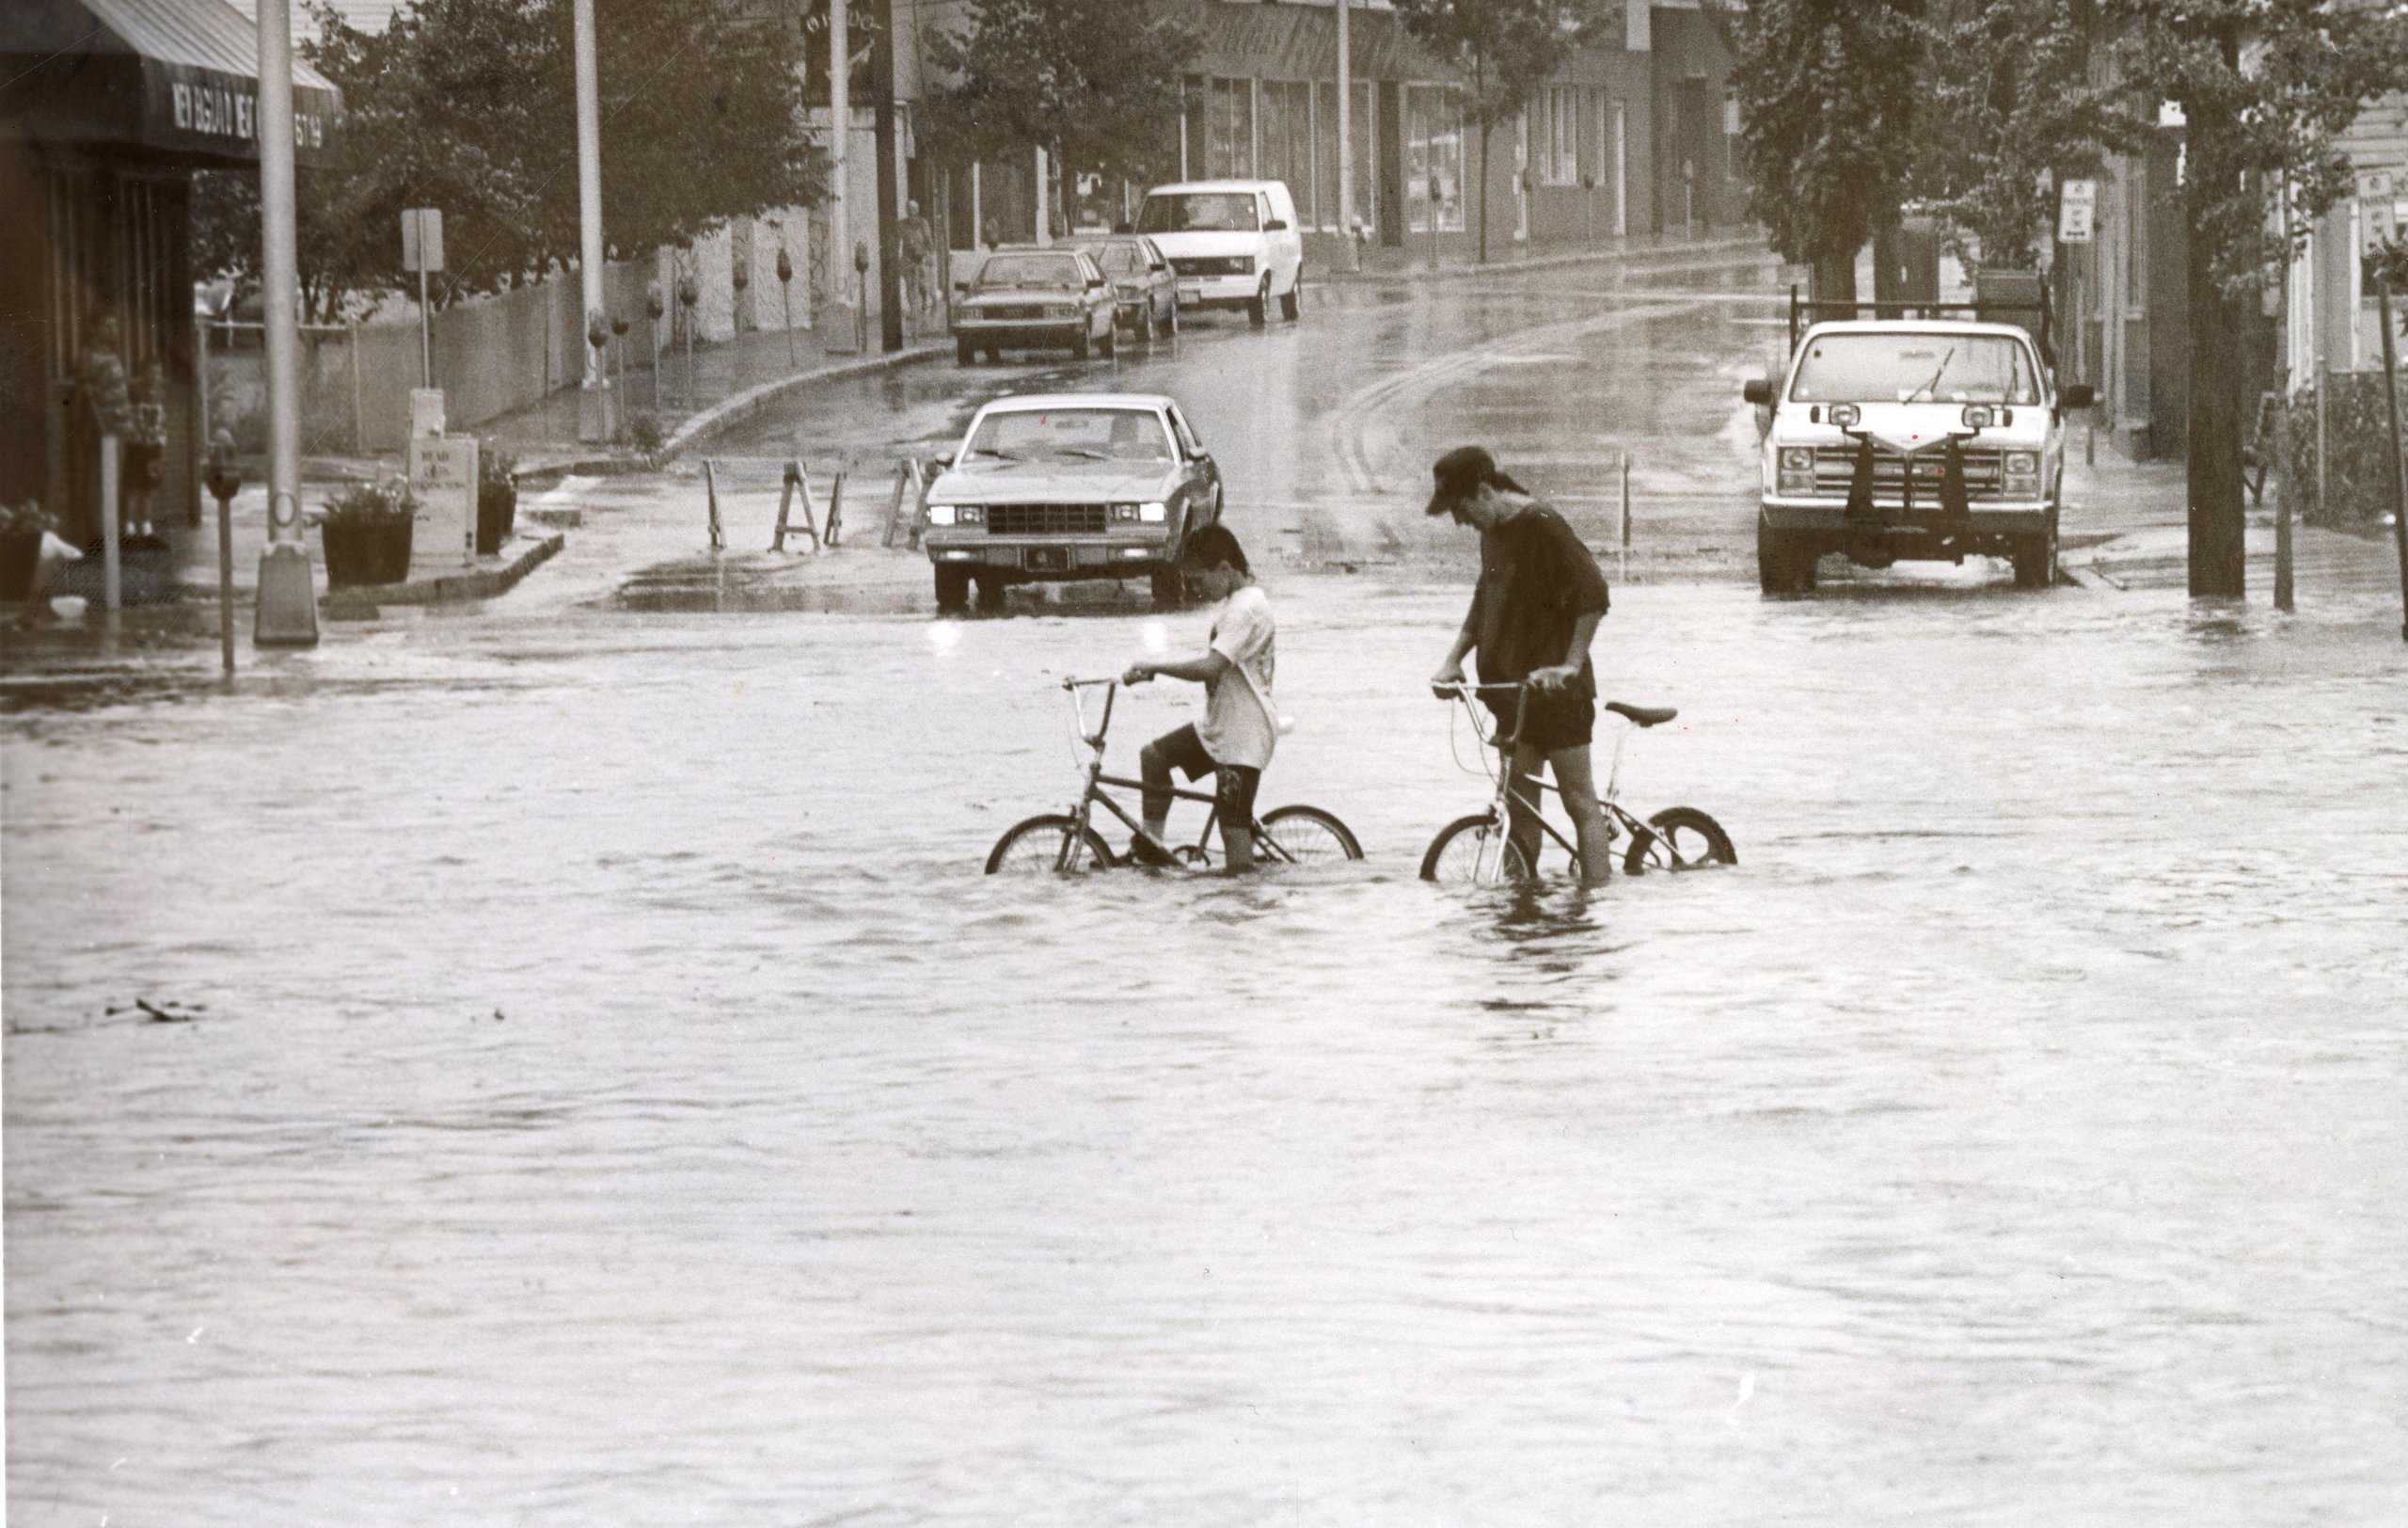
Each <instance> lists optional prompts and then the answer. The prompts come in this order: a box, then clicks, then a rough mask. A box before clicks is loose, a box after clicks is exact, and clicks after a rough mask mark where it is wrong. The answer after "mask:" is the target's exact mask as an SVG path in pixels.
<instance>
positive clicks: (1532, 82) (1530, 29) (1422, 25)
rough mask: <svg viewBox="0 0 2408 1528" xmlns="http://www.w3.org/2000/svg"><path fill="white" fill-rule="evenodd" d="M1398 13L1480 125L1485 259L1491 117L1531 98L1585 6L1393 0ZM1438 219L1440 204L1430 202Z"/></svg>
mask: <svg viewBox="0 0 2408 1528" xmlns="http://www.w3.org/2000/svg"><path fill="white" fill-rule="evenodd" d="M1396 9H1397V19H1398V20H1399V21H1401V22H1402V23H1403V24H1404V30H1405V32H1406V34H1407V35H1408V36H1410V37H1411V38H1412V39H1413V40H1415V41H1416V42H1418V43H1419V44H1420V45H1421V48H1422V51H1423V52H1425V53H1427V54H1429V55H1430V56H1432V57H1433V58H1434V59H1435V60H1436V61H1437V62H1438V63H1440V64H1442V65H1445V66H1447V67H1449V68H1450V69H1452V70H1453V71H1454V72H1456V74H1457V75H1458V76H1459V78H1460V79H1461V80H1462V81H1463V82H1464V84H1465V87H1466V91H1467V94H1466V99H1465V116H1467V117H1469V118H1470V119H1471V120H1472V121H1473V122H1474V123H1475V124H1477V125H1478V127H1479V128H1480V258H1481V260H1482V261H1483V262H1484V261H1486V260H1487V259H1488V148H1489V138H1490V136H1491V135H1492V134H1493V133H1494V132H1495V131H1496V127H1497V123H1498V122H1501V121H1503V120H1505V119H1507V118H1509V117H1511V116H1513V114H1514V113H1515V112H1518V111H1520V110H1521V109H1522V108H1523V107H1524V106H1525V105H1527V104H1529V100H1530V97H1531V95H1532V94H1533V93H1534V92H1536V91H1537V89H1538V88H1539V87H1540V86H1542V85H1544V84H1545V83H1546V81H1547V79H1548V77H1549V76H1551V75H1553V74H1554V73H1555V72H1556V71H1557V70H1559V69H1560V68H1562V67H1563V65H1564V63H1565V62H1566V61H1567V60H1568V59H1569V58H1570V57H1571V56H1572V53H1573V50H1574V49H1575V48H1576V47H1577V46H1578V45H1579V42H1580V40H1581V22H1582V19H1583V12H1584V10H1585V9H1586V8H1584V7H1575V6H1572V5H1567V4H1564V3H1563V0H1396ZM1430 215H1431V217H1432V219H1433V220H1435V219H1436V217H1437V215H1438V209H1437V208H1436V207H1435V206H1433V207H1432V208H1431V209H1430Z"/></svg>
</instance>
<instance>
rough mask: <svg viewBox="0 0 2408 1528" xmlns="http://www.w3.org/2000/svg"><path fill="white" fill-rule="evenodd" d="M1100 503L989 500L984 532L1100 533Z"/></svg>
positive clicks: (1103, 511) (1102, 517)
mask: <svg viewBox="0 0 2408 1528" xmlns="http://www.w3.org/2000/svg"><path fill="white" fill-rule="evenodd" d="M1109 513H1110V511H1109V510H1108V509H1107V508H1106V507H1105V506H1104V505H1102V504H989V505H988V506H987V533H988V534H989V535H998V536H1093V535H1101V534H1102V533H1103V527H1104V520H1105V517H1106V516H1107V515H1108V514H1109Z"/></svg>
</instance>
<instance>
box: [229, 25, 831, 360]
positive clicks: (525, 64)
mask: <svg viewBox="0 0 2408 1528" xmlns="http://www.w3.org/2000/svg"><path fill="white" fill-rule="evenodd" d="M595 10H596V16H595V22H596V35H597V39H598V48H597V71H596V72H597V75H598V78H599V81H600V87H601V88H600V104H601V117H602V206H603V236H604V240H605V243H606V244H607V245H609V246H610V247H614V248H615V249H617V250H619V251H623V252H633V251H636V250H641V249H645V248H649V247H654V246H656V245H661V244H683V243H688V242H690V241H691V240H693V239H695V238H697V237H701V236H703V235H705V234H707V233H709V232H711V231H714V230H715V229H717V228H719V227H720V226H721V225H723V224H724V223H726V222H728V221H730V220H732V219H735V218H739V217H749V216H754V215H759V214H761V213H763V212H767V211H768V210H770V209H772V208H776V207H782V206H793V205H799V204H802V203H806V202H809V201H812V200H815V199H817V197H818V195H819V193H820V189H821V185H822V183H823V179H824V169H823V165H822V161H821V158H820V155H819V152H818V151H817V150H816V148H815V147H813V145H812V143H811V138H810V132H809V125H808V122H807V119H805V117H804V115H803V104H802V80H801V77H800V73H799V72H798V70H797V68H796V67H795V65H796V61H797V54H798V47H799V39H798V37H797V35H796V34H795V33H794V32H793V31H792V30H791V29H784V30H780V29H774V28H770V27H767V26H762V25H758V24H744V23H736V24H731V23H729V22H728V21H727V20H725V19H724V18H723V17H721V16H720V15H719V14H718V13H717V12H716V11H715V9H714V8H711V7H707V6H693V5H690V4H686V3H684V0H595ZM314 14H315V20H316V21H317V23H318V26H319V29H320V35H319V36H318V38H317V39H315V40H310V41H309V42H306V43H304V44H303V47H302V53H303V55H304V56H306V57H307V58H308V59H309V61H310V63H311V64H312V65H313V66H315V67H316V68H317V69H318V71H319V72H322V73H324V74H325V75H326V76H327V78H329V79H330V80H332V81H333V82H334V83H335V84H336V85H337V86H338V87H339V88H341V90H342V92H343V106H344V120H343V125H342V128H341V131H339V132H338V133H337V134H336V135H335V139H334V144H333V146H332V151H331V154H330V157H329V160H328V162H327V163H325V164H323V165H320V166H315V167H305V168H303V169H301V170H299V171H298V172H297V173H296V175H295V193H296V199H297V208H296V214H297V215H296V223H297V225H298V231H297V241H296V242H297V244H298V250H297V254H298V257H299V264H300V270H301V278H302V285H303V289H304V293H305V299H306V306H307V308H308V310H309V312H310V314H311V315H312V316H313V317H316V318H319V319H329V320H330V319H333V318H336V317H339V316H341V314H342V313H343V312H344V311H345V310H346V309H356V308H357V307H358V306H360V305H361V304H362V303H363V301H365V300H368V299H371V298H372V296H373V295H374V294H378V293H381V292H384V291H388V290H391V289H396V288H404V287H407V286H414V285H415V278H413V277H408V276H406V275H405V273H404V272H403V270H402V269H401V258H402V251H401V214H402V211H403V210H404V208H408V207H434V208H437V209H439V210H440V211H441V212H442V214H443V221H444V241H443V242H444V253H445V256H446V260H447V263H448V265H449V268H448V269H447V270H446V271H445V272H444V273H443V274H442V275H441V276H440V277H439V278H437V279H436V296H437V298H438V300H440V301H446V302H448V301H453V300H456V299H457V298H459V297H461V296H465V295H467V294H473V293H479V292H490V291H494V290H497V289H499V288H500V287H503V286H507V285H511V284H514V283H515V282H518V281H521V280H525V279H531V278H533V277H538V276H542V275H544V274H547V273H548V272H551V271H554V270H557V269H561V268H562V267H565V266H566V265H568V264H570V263H573V262H574V261H575V260H576V258H577V256H578V216H579V208H578V175H577V115H576V102H577V84H576V56H575V52H574V46H573V40H574V34H573V30H572V28H573V24H574V22H573V9H572V5H571V0H415V3H413V4H412V5H410V6H409V7H408V8H405V9H404V10H402V11H400V12H398V13H396V14H395V16H394V17H393V19H392V23H391V24H390V25H389V27H388V29H387V30H385V31H383V32H381V33H367V32H362V31H359V30H357V29H356V28H354V27H351V26H350V25H348V24H345V23H344V21H343V20H342V18H341V16H340V15H339V14H337V13H336V12H334V11H333V10H332V9H330V8H324V7H320V8H316V10H315V12H314ZM195 200H196V206H195V237H196V246H197V250H198V258H197V266H198V268H200V269H208V270H215V271H218V272H221V273H224V274H231V275H235V276H238V277H242V278H245V279H252V280H256V279H257V275H258V266H259V247H260V231H259V200H258V176H257V173H256V172H250V171H245V172H229V173H223V174H217V175H213V176H207V177H203V178H202V183H201V184H200V186H199V189H198V191H197V193H196V199H195Z"/></svg>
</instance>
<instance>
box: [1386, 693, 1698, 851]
mask: <svg viewBox="0 0 2408 1528" xmlns="http://www.w3.org/2000/svg"><path fill="white" fill-rule="evenodd" d="M1445 688H1447V689H1449V690H1451V691H1453V692H1454V699H1455V702H1456V704H1457V705H1460V706H1461V707H1462V708H1464V711H1465V714H1466V715H1467V716H1469V717H1470V719H1471V725H1472V731H1473V733H1474V735H1476V736H1480V737H1481V744H1482V746H1483V747H1487V746H1491V745H1492V743H1493V740H1491V739H1490V738H1488V737H1486V736H1484V735H1482V733H1481V710H1480V708H1479V707H1478V706H1476V705H1475V704H1473V698H1472V697H1473V696H1474V695H1475V694H1477V693H1479V692H1482V691H1506V690H1511V691H1513V692H1516V698H1515V701H1514V706H1513V730H1514V732H1515V734H1516V735H1518V734H1519V733H1520V731H1521V728H1522V720H1523V716H1524V713H1525V712H1526V711H1528V709H1529V699H1530V696H1529V685H1528V683H1527V682H1525V683H1517V684H1452V685H1448V686H1446V687H1445ZM1605 708H1606V709H1607V710H1609V711H1611V712H1613V713H1614V714H1615V715H1616V716H1619V717H1621V718H1623V719H1624V721H1626V722H1628V723H1629V724H1630V725H1629V726H1628V727H1625V728H1624V729H1622V730H1621V731H1620V732H1618V733H1616V735H1615V737H1614V756H1613V763H1612V764H1611V765H1610V766H1609V767H1608V770H1607V772H1606V788H1605V789H1604V790H1603V791H1601V792H1599V793H1598V798H1597V804H1598V805H1599V807H1601V808H1602V809H1603V810H1604V812H1605V814H1606V824H1607V830H1608V832H1609V833H1613V834H1616V835H1620V834H1622V833H1625V832H1626V833H1628V834H1629V835H1630V847H1629V848H1628V849H1627V850H1625V851H1624V852H1623V873H1624V875H1642V874H1644V873H1646V872H1647V871H1649V870H1703V869H1708V868H1711V867H1716V866H1722V865H1736V864H1738V863H1739V855H1738V853H1737V852H1736V851H1735V850H1734V849H1733V848H1732V847H1731V836H1730V835H1729V834H1727V833H1725V832H1723V831H1722V824H1720V823H1719V822H1717V821H1715V820H1714V819H1712V818H1711V817H1708V816H1707V815H1706V814H1705V813H1703V812H1701V811H1699V810H1698V809H1697V808H1696V807H1694V806H1668V807H1666V808H1664V809H1663V810H1662V811H1660V812H1657V813H1656V815H1655V816H1653V817H1651V818H1649V819H1648V820H1646V821H1644V822H1641V821H1640V820H1639V819H1638V818H1637V817H1635V816H1633V815H1632V814H1631V813H1630V812H1629V811H1628V810H1627V809H1626V808H1624V806H1623V804H1622V803H1621V801H1620V800H1618V799H1617V798H1618V796H1619V794H1620V789H1621V780H1622V748H1623V743H1624V741H1626V740H1628V739H1629V737H1630V734H1631V733H1632V732H1633V731H1634V730H1643V729H1645V728H1647V727H1653V726H1660V725H1662V724H1664V723H1666V722H1669V721H1671V719H1672V718H1673V717H1675V716H1678V715H1679V714H1680V712H1679V711H1677V710H1675V709H1674V708H1671V707H1670V706H1629V705H1624V703H1623V702H1621V701H1619V700H1609V701H1607V702H1606V703H1605ZM1450 735H1451V734H1450ZM1458 762H1459V763H1460V760H1458ZM1465 772H1466V773H1468V772H1469V771H1468V770H1466V771H1465ZM1524 778H1525V779H1526V780H1527V781H1528V783H1529V784H1531V785H1535V786H1537V787H1538V788H1539V789H1540V790H1543V791H1549V790H1554V789H1555V787H1554V786H1552V785H1549V784H1548V783H1547V782H1545V780H1542V779H1539V778H1538V777H1537V776H1536V775H1529V776H1525V777H1524ZM1496 780H1497V794H1496V797H1495V798H1494V799H1493V800H1491V801H1490V802H1489V804H1488V810H1487V811H1485V812H1475V813H1473V814H1471V815H1470V816H1468V817H1459V818H1457V819H1455V820H1453V821H1452V822H1450V823H1448V824H1447V825H1446V826H1445V827H1443V828H1441V829H1439V830H1438V836H1437V837H1435V838H1433V839H1432V840H1430V850H1429V852H1427V853H1425V854H1423V855H1422V856H1421V879H1422V880H1424V881H1444V882H1450V883H1460V884H1473V885H1484V884H1493V883H1497V882H1499V881H1509V880H1513V881H1518V880H1527V879H1529V875H1530V870H1529V867H1528V866H1527V865H1525V864H1524V863H1523V861H1522V852H1521V851H1520V850H1519V849H1517V848H1516V847H1514V845H1513V842H1512V841H1511V840H1510V839H1509V838H1508V837H1507V836H1506V834H1507V831H1508V829H1509V827H1510V825H1511V823H1512V821H1513V818H1512V813H1511V805H1510V804H1513V803H1518V804H1521V805H1523V806H1526V807H1528V808H1529V813H1530V816H1531V817H1532V818H1533V819H1534V820H1536V821H1537V822H1538V825H1539V827H1540V829H1541V830H1542V831H1544V832H1545V834H1546V836H1548V837H1550V838H1552V839H1554V840H1555V841H1556V842H1557V843H1559V844H1560V845H1562V846H1563V849H1564V851H1565V852H1567V853H1569V854H1570V855H1571V856H1572V867H1573V870H1574V873H1575V874H1577V873H1578V871H1579V868H1580V851H1579V849H1578V847H1577V846H1576V845H1575V844H1574V843H1573V841H1572V840H1571V839H1569V838H1567V837H1565V836H1563V835H1562V834H1560V833H1558V832H1557V831H1556V830H1555V825H1554V824H1553V823H1551V822H1549V821H1547V820H1546V819H1545V816H1543V815H1542V814H1541V812H1540V810H1539V802H1538V800H1537V798H1536V797H1535V796H1526V795H1524V794H1523V793H1522V792H1520V791H1518V790H1516V789H1514V788H1513V787H1514V785H1515V784H1516V783H1517V782H1516V781H1515V780H1513V778H1511V777H1510V776H1509V775H1508V773H1507V772H1503V771H1497V772H1496Z"/></svg>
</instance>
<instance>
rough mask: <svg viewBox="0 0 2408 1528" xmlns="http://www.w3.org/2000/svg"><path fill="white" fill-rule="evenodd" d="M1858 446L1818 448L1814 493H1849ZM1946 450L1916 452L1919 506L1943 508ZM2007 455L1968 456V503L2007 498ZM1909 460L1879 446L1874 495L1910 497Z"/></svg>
mask: <svg viewBox="0 0 2408 1528" xmlns="http://www.w3.org/2000/svg"><path fill="white" fill-rule="evenodd" d="M1859 449H1860V448H1858V447H1856V446H1818V447H1816V448H1815V450H1814V491H1815V492H1816V493H1836V494H1845V493H1846V492H1847V491H1848V489H1849V488H1850V487H1851V486H1853V485H1855V483H1856V455H1857V452H1858V450H1859ZM1947 457H1948V453H1947V450H1946V448H1944V447H1935V448H1934V449H1932V450H1930V451H1925V452H1918V453H1916V454H1915V456H1914V458H1913V460H1914V497H1915V502H1916V503H1918V504H1929V505H1930V506H1931V507H1932V508H1934V509H1937V508H1939V507H1940V474H1941V470H1942V469H1943V467H1944V466H1945V464H1946V461H1947ZM1907 461H1908V458H1906V457H1904V456H1901V455H1899V454H1897V453H1896V452H1894V451H1883V450H1881V449H1880V448H1878V447H1876V448H1875V449H1874V452H1873V492H1874V494H1875V495H1876V496H1877V497H1879V498H1882V499H1903V498H1904V497H1905V495H1906V475H1907ZM2004 472H2005V462H2004V453H2003V452H1997V451H1968V452H1966V453H1965V497H1966V498H1967V499H1968V500H1973V501H1978V500H1983V499H1998V498H2001V497H2003V496H2004V495H2003V492H2002V489H2001V486H2000V479H2001V478H2002V477H2003V476H2004Z"/></svg>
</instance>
